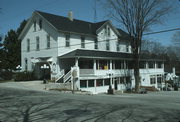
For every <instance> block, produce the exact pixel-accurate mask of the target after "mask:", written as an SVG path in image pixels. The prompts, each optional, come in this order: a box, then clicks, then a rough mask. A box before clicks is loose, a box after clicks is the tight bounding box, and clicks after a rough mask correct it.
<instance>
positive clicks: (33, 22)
mask: <svg viewBox="0 0 180 122" xmlns="http://www.w3.org/2000/svg"><path fill="white" fill-rule="evenodd" d="M33 24H34V31H36V21H34V22H33Z"/></svg>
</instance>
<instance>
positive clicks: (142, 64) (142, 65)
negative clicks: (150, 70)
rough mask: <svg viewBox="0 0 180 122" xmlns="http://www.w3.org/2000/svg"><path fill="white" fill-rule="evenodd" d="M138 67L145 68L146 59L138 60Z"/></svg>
mask: <svg viewBox="0 0 180 122" xmlns="http://www.w3.org/2000/svg"><path fill="white" fill-rule="evenodd" d="M139 68H140V69H145V68H146V61H140V62H139Z"/></svg>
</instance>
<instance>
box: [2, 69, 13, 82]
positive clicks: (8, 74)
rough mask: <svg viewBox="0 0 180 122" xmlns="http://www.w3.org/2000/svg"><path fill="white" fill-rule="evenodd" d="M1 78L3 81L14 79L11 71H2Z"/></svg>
mask: <svg viewBox="0 0 180 122" xmlns="http://www.w3.org/2000/svg"><path fill="white" fill-rule="evenodd" d="M0 76H1V78H2V79H3V80H11V79H12V72H11V71H9V70H1V71H0Z"/></svg>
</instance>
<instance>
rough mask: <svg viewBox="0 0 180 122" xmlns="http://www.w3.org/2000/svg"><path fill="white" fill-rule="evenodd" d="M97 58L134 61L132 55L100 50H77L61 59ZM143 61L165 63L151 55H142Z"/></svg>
mask: <svg viewBox="0 0 180 122" xmlns="http://www.w3.org/2000/svg"><path fill="white" fill-rule="evenodd" d="M77 57H78V58H96V59H124V60H133V54H132V53H122V52H110V51H99V50H85V49H76V50H73V51H71V52H69V53H67V54H64V55H62V56H59V58H60V59H63V58H77ZM140 60H141V61H164V59H163V58H162V57H159V56H158V55H151V54H144V53H143V54H141V56H140Z"/></svg>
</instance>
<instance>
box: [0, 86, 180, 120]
mask: <svg viewBox="0 0 180 122" xmlns="http://www.w3.org/2000/svg"><path fill="white" fill-rule="evenodd" d="M0 121H2V122H180V91H169V92H150V93H148V94H120V95H106V94H98V95H82V94H81V95H80V94H70V93H60V92H56V91H50V92H47V91H46V92H44V91H41V90H39V91H37V90H30V89H28V88H24V89H21V88H18V87H15V88H13V85H12V86H11V87H8V85H1V84H0Z"/></svg>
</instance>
